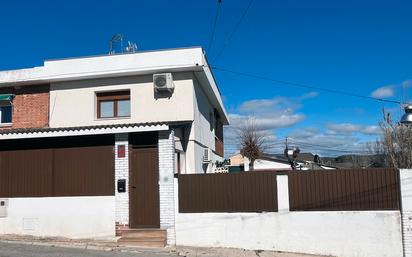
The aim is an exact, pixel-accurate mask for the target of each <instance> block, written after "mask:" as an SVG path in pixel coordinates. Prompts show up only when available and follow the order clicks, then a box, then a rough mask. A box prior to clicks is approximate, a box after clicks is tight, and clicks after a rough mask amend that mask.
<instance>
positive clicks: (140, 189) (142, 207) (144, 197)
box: [129, 147, 160, 228]
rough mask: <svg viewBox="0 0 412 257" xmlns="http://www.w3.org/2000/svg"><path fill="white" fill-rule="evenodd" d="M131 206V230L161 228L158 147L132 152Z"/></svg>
mask: <svg viewBox="0 0 412 257" xmlns="http://www.w3.org/2000/svg"><path fill="white" fill-rule="evenodd" d="M130 155H131V162H130V164H131V169H130V183H129V189H130V190H129V198H130V199H129V206H130V221H129V223H130V224H129V225H130V227H131V228H159V227H160V207H159V159H158V150H157V147H152V148H136V149H132V151H131V154H130Z"/></svg>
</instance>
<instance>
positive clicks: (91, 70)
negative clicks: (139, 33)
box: [0, 46, 229, 124]
mask: <svg viewBox="0 0 412 257" xmlns="http://www.w3.org/2000/svg"><path fill="white" fill-rule="evenodd" d="M185 71H190V72H194V74H196V76H197V77H198V79H199V81H201V86H202V87H203V88H204V89H205V91H206V93H207V95H208V97H209V98H210V100H211V102H212V104H213V106H214V107H215V108H216V109H217V110H218V111H219V113H220V115H221V116H222V118H223V122H224V123H225V124H228V122H229V121H228V115H227V113H226V110H225V108H224V106H223V101H222V98H221V93H220V89H219V87H218V85H217V81H216V79H215V77H214V75H213V72H212V69H211V68H210V66H209V64H208V61H207V58H206V56H205V54H204V51H203V49H202V47H200V46H199V47H196V46H194V47H183V48H173V49H162V50H149V51H137V52H135V53H127V54H126V53H124V54H113V55H109V54H106V55H95V56H85V57H73V58H62V59H53V60H46V61H44V65H43V66H40V67H34V68H29V69H18V70H9V71H0V87H9V86H25V85H36V84H45V83H53V82H60V81H74V80H84V79H97V78H108V77H121V76H135V75H147V74H153V73H162V72H185Z"/></svg>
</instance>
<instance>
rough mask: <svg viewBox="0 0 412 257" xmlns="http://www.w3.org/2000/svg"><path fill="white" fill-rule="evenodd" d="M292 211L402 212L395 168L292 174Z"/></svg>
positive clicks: (290, 194) (290, 185) (290, 176)
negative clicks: (400, 210)
mask: <svg viewBox="0 0 412 257" xmlns="http://www.w3.org/2000/svg"><path fill="white" fill-rule="evenodd" d="M288 174H289V207H290V210H291V211H354V210H359V211H364V210H399V209H400V200H399V198H400V197H399V194H400V193H399V174H398V171H397V170H395V169H351V170H331V171H325V170H322V171H314V170H311V171H292V172H289V173H288Z"/></svg>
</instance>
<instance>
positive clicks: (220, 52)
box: [212, 0, 254, 63]
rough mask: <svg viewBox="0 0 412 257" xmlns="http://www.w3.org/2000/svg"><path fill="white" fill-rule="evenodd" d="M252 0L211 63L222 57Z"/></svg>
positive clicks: (251, 0)
mask: <svg viewBox="0 0 412 257" xmlns="http://www.w3.org/2000/svg"><path fill="white" fill-rule="evenodd" d="M253 1H254V0H250V1H249V4H248V5H247V7H246V9H245V11H244V12H243V14H242V16H240V19H239V20H238V22H237V23H236V25H235V27H234V28H233V30H232V33H230V35H229V37H228V38H227V40H226V41H225V43H224V45H223V47H222V48H221V49H220V51H219V52H218V54H217V55H216V56H215V58H214V59H213V61H212V63H215V62H216V60H217V59H218V58H219V57H220V56H221V55H222V53H223V51H225V49H226V46H227V45H228V44H229V42H230V40H231V39H232V38H233V36H234V35H235V33H236V31H237V29H238V28H239V26H240V24H241V23H242V21H243V19H244V18H245V16H246V14H247V12H248V11H249V9H250V6H252V3H253Z"/></svg>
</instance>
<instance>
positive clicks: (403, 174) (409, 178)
mask: <svg viewBox="0 0 412 257" xmlns="http://www.w3.org/2000/svg"><path fill="white" fill-rule="evenodd" d="M399 172H400V179H401V197H402V236H403V252H404V257H412V194H411V192H412V169H401V170H400V171H399Z"/></svg>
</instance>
